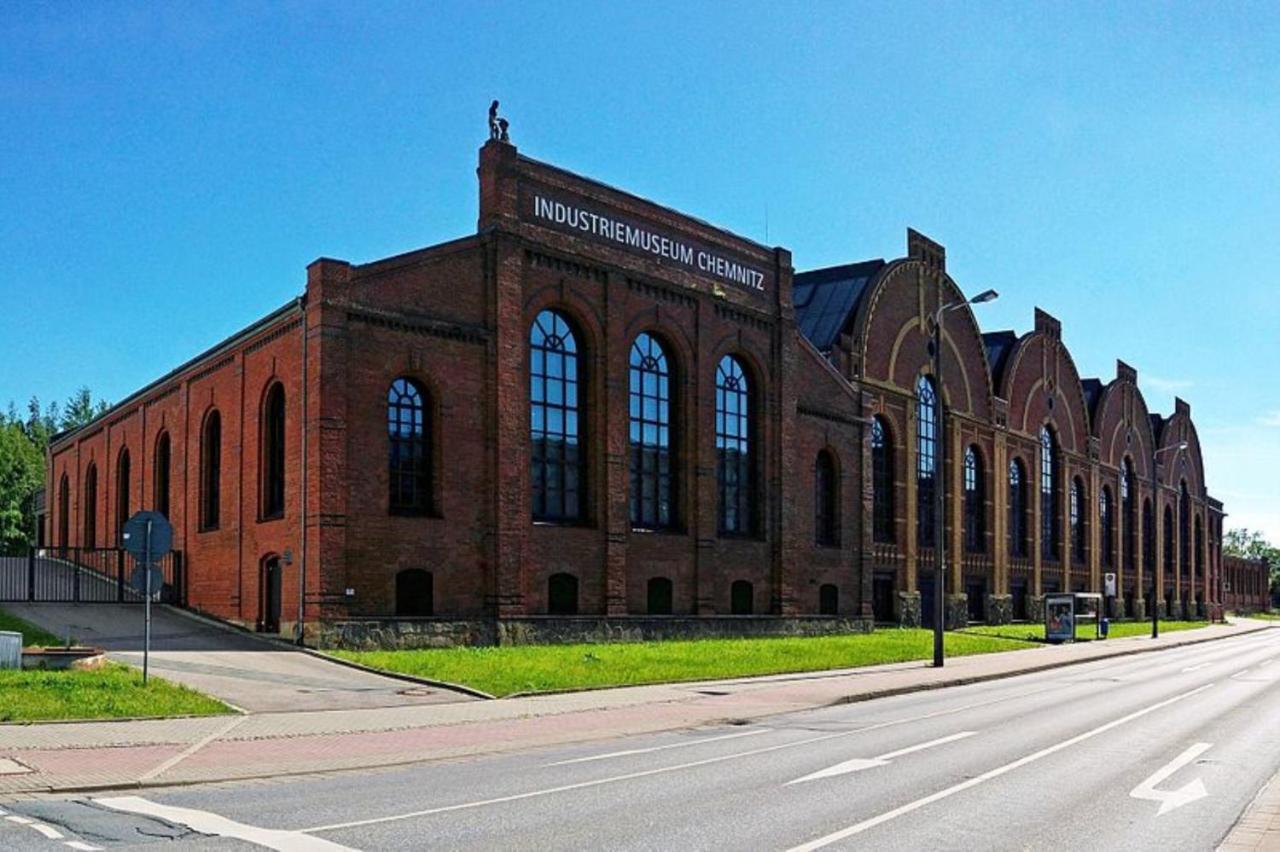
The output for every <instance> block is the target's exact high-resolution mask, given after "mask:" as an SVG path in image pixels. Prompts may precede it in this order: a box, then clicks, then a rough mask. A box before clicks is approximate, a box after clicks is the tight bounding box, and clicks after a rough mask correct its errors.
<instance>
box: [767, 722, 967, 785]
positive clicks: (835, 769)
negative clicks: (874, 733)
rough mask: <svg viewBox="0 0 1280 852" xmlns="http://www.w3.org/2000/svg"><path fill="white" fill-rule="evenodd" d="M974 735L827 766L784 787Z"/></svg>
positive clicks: (880, 763) (879, 763)
mask: <svg viewBox="0 0 1280 852" xmlns="http://www.w3.org/2000/svg"><path fill="white" fill-rule="evenodd" d="M976 733H978V732H977V731H961V732H960V733H958V734H952V735H951V736H949V737H942V738H940V739H936V740H929V742H927V743H919V744H917V745H913V746H907V747H906V748H900V749H898V750H897V751H891V752H887V753H885V754H881V755H877V756H876V757H855V758H854V759H853V760H846V761H844V762H843V763H837V764H836V765H835V766H828V767H827V768H826V769H820V770H818V771H817V772H814V773H812V774H810V775H806V776H804V777H803V778H797V779H796V780H794V781H788V782H787V784H786V785H785V786H790V785H792V784H802V783H804V782H805V781H816V780H817V779H819V778H831V777H833V776H836V775H848V774H849V773H850V772H861V771H862V770H863V769H874V768H875V767H877V766H884V765H886V764H887V763H889V761H891V760H893V759H894V758H895V757H902V756H903V755H904V754H911V753H912V752H917V751H923V750H924V749H927V748H933V747H934V746H940V745H946V744H947V743H952V742H955V741H956V740H962V739H964V738H965V737H971V736H973V735H974V734H976Z"/></svg>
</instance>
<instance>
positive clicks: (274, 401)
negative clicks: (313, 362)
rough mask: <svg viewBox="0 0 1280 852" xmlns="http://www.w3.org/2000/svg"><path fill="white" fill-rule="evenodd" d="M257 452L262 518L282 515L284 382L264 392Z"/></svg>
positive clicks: (277, 383)
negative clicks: (259, 465) (260, 467)
mask: <svg viewBox="0 0 1280 852" xmlns="http://www.w3.org/2000/svg"><path fill="white" fill-rule="evenodd" d="M259 430H260V431H259V435H258V454H259V458H261V460H262V474H261V476H262V480H261V482H262V493H261V494H260V495H259V496H260V499H261V503H260V504H259V505H260V506H261V508H260V512H261V515H262V518H263V519H264V520H267V519H270V518H280V517H283V516H284V385H282V384H280V383H279V382H276V383H275V384H274V385H272V386H271V390H269V391H267V396H266V399H265V400H264V401H263V406H262V423H261V425H260V427H259Z"/></svg>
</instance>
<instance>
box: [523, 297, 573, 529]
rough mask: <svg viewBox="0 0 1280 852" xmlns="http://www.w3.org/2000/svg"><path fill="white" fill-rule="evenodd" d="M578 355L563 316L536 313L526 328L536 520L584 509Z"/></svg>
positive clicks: (568, 518) (560, 518)
mask: <svg viewBox="0 0 1280 852" xmlns="http://www.w3.org/2000/svg"><path fill="white" fill-rule="evenodd" d="M579 358H580V354H579V352H578V341H577V338H576V337H575V336H574V333H573V329H572V328H571V327H570V325H569V322H568V320H566V319H565V317H564V315H563V314H561V313H559V312H558V311H553V310H545V311H542V312H541V313H539V314H538V316H537V317H536V318H535V319H534V321H533V325H532V326H531V327H530V329H529V427H530V439H531V444H532V464H531V467H530V473H531V475H532V486H533V517H534V520H539V521H557V522H572V521H578V520H581V519H582V517H583V514H584V512H583V510H584V501H583V497H584V494H585V491H586V482H585V477H584V476H583V473H584V456H583V440H582V437H583V436H582V426H583V424H581V423H580V422H579V418H580V416H581V414H582V405H581V402H580V400H579V398H578V392H579V385H580V369H579V368H580V367H581V364H580V363H579Z"/></svg>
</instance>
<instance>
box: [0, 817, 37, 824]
mask: <svg viewBox="0 0 1280 852" xmlns="http://www.w3.org/2000/svg"><path fill="white" fill-rule="evenodd" d="M5 819H7V820H9V822H16V823H17V824H18V825H31V822H32V821H31V820H29V819H27V818H26V817H20V816H7V817H5Z"/></svg>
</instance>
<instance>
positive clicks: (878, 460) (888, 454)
mask: <svg viewBox="0 0 1280 852" xmlns="http://www.w3.org/2000/svg"><path fill="white" fill-rule="evenodd" d="M871 532H872V535H873V536H874V538H875V540H876V541H879V542H884V543H886V544H893V543H894V542H895V541H896V539H897V536H895V535H894V528H893V438H892V437H890V435H889V430H888V429H887V428H885V425H884V418H882V417H879V416H877V417H876V418H875V419H873V420H872V421H871Z"/></svg>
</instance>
